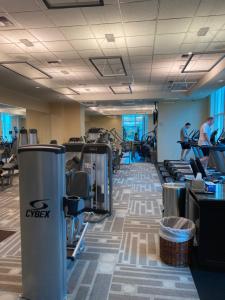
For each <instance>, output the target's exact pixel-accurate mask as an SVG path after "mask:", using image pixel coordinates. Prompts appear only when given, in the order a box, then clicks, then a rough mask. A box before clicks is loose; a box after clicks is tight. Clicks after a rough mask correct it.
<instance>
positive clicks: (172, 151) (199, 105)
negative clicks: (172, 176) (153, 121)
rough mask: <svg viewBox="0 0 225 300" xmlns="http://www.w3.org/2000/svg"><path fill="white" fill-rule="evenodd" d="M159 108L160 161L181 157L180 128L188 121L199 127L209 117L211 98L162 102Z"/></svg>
mask: <svg viewBox="0 0 225 300" xmlns="http://www.w3.org/2000/svg"><path fill="white" fill-rule="evenodd" d="M158 108H159V124H158V145H157V147H158V151H157V152H158V161H159V162H162V161H163V160H165V159H179V158H180V151H181V147H180V144H178V143H177V141H178V140H179V139H180V129H181V128H182V127H183V126H184V124H185V123H186V122H190V123H191V129H199V127H200V125H201V124H202V123H203V121H204V120H205V119H206V118H207V117H208V114H209V100H208V99H204V100H198V101H197V100H196V101H191V100H189V101H182V102H176V103H168V104H165V102H161V103H159V104H158Z"/></svg>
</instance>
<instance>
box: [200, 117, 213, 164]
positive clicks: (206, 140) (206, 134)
mask: <svg viewBox="0 0 225 300" xmlns="http://www.w3.org/2000/svg"><path fill="white" fill-rule="evenodd" d="M213 123H214V118H213V117H209V118H208V119H207V120H206V122H205V123H203V124H202V126H201V128H200V136H199V140H198V145H199V146H200V147H201V149H202V152H203V154H204V157H203V158H201V163H202V165H203V167H204V168H205V169H207V166H208V162H209V147H210V146H212V144H211V142H210V137H211V126H212V125H213Z"/></svg>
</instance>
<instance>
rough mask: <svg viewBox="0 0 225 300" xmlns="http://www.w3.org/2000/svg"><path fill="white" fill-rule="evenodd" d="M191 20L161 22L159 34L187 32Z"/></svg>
mask: <svg viewBox="0 0 225 300" xmlns="http://www.w3.org/2000/svg"><path fill="white" fill-rule="evenodd" d="M191 20H192V19H191V18H183V19H171V20H159V21H158V23H157V34H165V33H180V32H187V30H188V27H189V25H190V24H191Z"/></svg>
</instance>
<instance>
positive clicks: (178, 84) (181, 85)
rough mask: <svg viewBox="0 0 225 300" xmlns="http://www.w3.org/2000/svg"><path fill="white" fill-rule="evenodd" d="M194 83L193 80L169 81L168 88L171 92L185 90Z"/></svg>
mask: <svg viewBox="0 0 225 300" xmlns="http://www.w3.org/2000/svg"><path fill="white" fill-rule="evenodd" d="M195 83H196V82H194V81H173V82H172V81H171V82H169V87H168V88H169V89H170V91H171V92H187V91H188V90H190V89H191V88H192V87H193V86H194V84H195Z"/></svg>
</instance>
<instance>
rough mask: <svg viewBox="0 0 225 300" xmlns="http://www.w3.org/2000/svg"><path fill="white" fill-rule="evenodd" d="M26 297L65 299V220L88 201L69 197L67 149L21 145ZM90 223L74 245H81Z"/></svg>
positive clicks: (23, 268) (76, 249)
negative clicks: (67, 193) (67, 186)
mask: <svg viewBox="0 0 225 300" xmlns="http://www.w3.org/2000/svg"><path fill="white" fill-rule="evenodd" d="M18 153H19V168H20V174H19V176H20V219H21V252H22V253H21V254H22V286H23V295H22V297H23V299H27V300H65V299H66V298H67V296H66V294H67V293H66V285H67V230H66V219H67V218H68V217H70V216H74V217H77V216H80V215H81V214H82V213H83V208H84V202H83V200H82V199H80V198H78V197H73V196H72V195H70V197H67V196H66V190H65V186H66V185H65V148H64V147H63V146H57V145H28V146H23V147H21V148H19V150H18ZM86 229H87V223H86V225H85V226H84V228H83V230H82V232H81V235H80V237H79V239H78V240H77V243H76V247H75V249H74V253H73V254H74V255H76V253H77V251H78V248H79V247H80V245H81V242H82V239H83V237H84V234H85V231H86Z"/></svg>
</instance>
